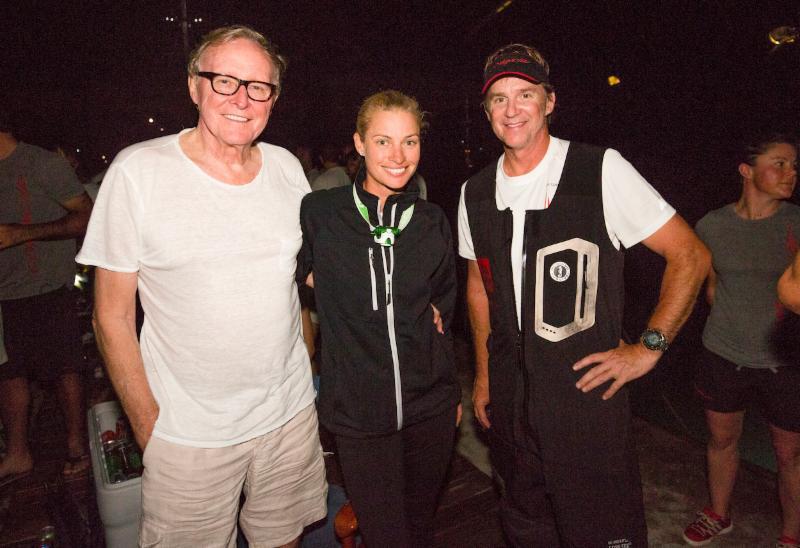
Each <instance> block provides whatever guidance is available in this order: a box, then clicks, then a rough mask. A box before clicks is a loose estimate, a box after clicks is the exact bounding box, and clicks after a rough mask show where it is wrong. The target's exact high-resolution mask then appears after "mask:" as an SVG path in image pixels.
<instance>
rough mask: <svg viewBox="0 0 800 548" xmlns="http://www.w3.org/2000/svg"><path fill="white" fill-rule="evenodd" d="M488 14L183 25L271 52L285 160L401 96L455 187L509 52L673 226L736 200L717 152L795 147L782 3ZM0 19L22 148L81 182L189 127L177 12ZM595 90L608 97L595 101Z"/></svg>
mask: <svg viewBox="0 0 800 548" xmlns="http://www.w3.org/2000/svg"><path fill="white" fill-rule="evenodd" d="M501 4H502V2H501V1H500V0H486V1H481V2H478V1H472V2H446V1H440V2H433V1H430V2H422V1H405V2H400V1H394V0H388V1H373V2H363V1H351V2H334V1H328V0H324V1H318V2H277V1H251V2H233V1H227V0H214V1H210V0H188V8H189V18H190V19H192V18H194V17H202V18H203V21H202V23H199V24H195V25H193V26H192V28H191V29H190V41H191V42H192V43H193V42H194V41H195V40H196V39H197V37H198V36H199V35H200V34H201V33H203V32H206V31H208V30H211V29H212V28H215V27H217V26H221V25H224V24H228V23H245V24H249V25H251V26H253V27H254V28H256V29H257V30H260V31H261V32H263V33H264V34H266V35H267V36H268V37H269V38H270V39H272V40H273V41H274V42H275V43H276V44H278V46H279V47H280V50H281V52H282V53H284V54H285V55H286V56H287V57H288V58H289V71H288V74H287V79H286V83H285V88H284V93H283V95H282V96H281V99H280V101H279V102H278V104H277V107H276V110H275V112H274V114H273V117H272V119H271V120H270V125H269V127H268V128H267V130H266V132H265V136H264V138H265V139H266V140H268V141H271V142H275V143H278V144H283V145H286V146H291V145H293V144H295V143H299V142H308V143H312V144H317V143H320V142H321V141H324V140H325V139H332V140H334V141H341V142H344V141H345V140H347V139H349V136H350V135H351V133H352V131H353V125H354V120H355V113H356V110H357V107H358V104H359V102H360V100H361V99H362V98H363V97H364V96H366V95H368V94H369V93H371V92H373V91H377V90H378V89H382V88H386V87H396V88H399V89H401V90H404V91H407V92H410V93H412V94H414V95H416V96H417V98H418V99H419V100H420V103H421V104H422V106H423V108H425V109H426V110H427V111H429V112H430V121H431V130H430V133H429V136H428V138H427V144H426V147H425V149H424V150H423V164H422V170H423V172H424V173H431V174H433V175H435V176H436V177H437V178H439V179H443V180H441V184H442V185H443V186H442V188H445V186H446V187H447V188H449V187H453V188H455V187H456V186H457V185H456V183H458V182H460V181H461V180H462V179H463V177H464V176H465V175H466V174H467V171H468V170H467V169H466V168H465V167H464V165H463V164H464V162H463V161H462V156H461V154H460V140H461V139H462V138H463V137H464V135H465V124H464V119H465V117H466V116H467V113H468V115H469V117H470V119H471V121H472V129H471V141H472V144H473V145H474V146H476V147H478V146H484V147H485V148H486V149H487V150H486V152H487V154H488V153H489V152H490V151H491V152H493V151H494V150H496V144H495V143H494V140H493V137H492V136H491V134H490V133H489V129H488V125H487V124H486V122H485V121H484V119H483V115H482V113H481V111H480V109H479V100H480V97H479V88H480V78H481V68H482V65H483V60H484V58H485V57H486V55H487V54H488V53H490V52H491V51H492V50H493V49H495V48H496V47H498V46H500V45H503V44H506V43H509V42H512V41H522V42H526V43H530V44H532V45H535V46H537V47H538V48H539V49H540V50H541V51H542V52H543V53H544V55H545V57H546V58H547V59H548V60H549V61H550V64H551V74H552V80H553V82H554V84H555V87H556V94H557V107H556V117H555V119H554V122H553V126H552V132H553V133H554V134H555V135H559V136H563V137H567V138H571V139H580V140H585V141H588V142H593V143H597V144H603V145H609V146H614V147H616V148H618V149H620V150H621V151H622V152H623V154H624V155H626V156H628V157H629V158H631V159H633V161H634V163H635V164H636V165H637V167H639V168H640V170H641V171H642V172H643V173H644V174H645V175H646V176H648V177H649V178H651V179H653V181H654V183H655V184H656V186H657V187H659V189H660V190H661V191H662V192H664V193H665V194H666V195H667V197H668V198H669V199H671V200H673V201H677V202H678V203H677V204H676V205H678V206H679V208H680V205H681V202H685V203H686V206H687V207H689V208H691V207H692V205H693V204H696V203H697V200H695V199H694V195H695V194H697V193H699V195H702V196H712V199H719V200H721V201H725V200H726V199H729V198H731V197H732V196H733V195H734V194H735V193H736V188H735V185H734V187H733V191H732V192H733V194H730V193H729V191H730V189H728V187H727V186H725V187H723V190H722V191H721V194H722V195H721V196H718V195H717V194H720V193H719V192H718V190H719V188H718V187H719V186H720V185H723V184H724V185H728V184H729V183H730V182H731V181H733V182H734V183H735V182H736V180H737V179H736V173H735V163H733V162H734V160H733V157H732V156H731V151H732V150H735V147H737V146H738V144H739V141H740V139H741V138H743V137H746V136H747V135H748V134H750V133H751V132H752V131H754V130H756V129H761V128H774V129H776V130H792V131H795V132H796V131H797V130H798V129H800V107H798V106H797V105H798V98H800V78H798V72H799V71H800V44H792V45H788V46H785V47H783V48H781V49H779V50H778V51H776V52H774V53H770V48H771V44H770V43H769V42H768V41H767V33H768V31H769V30H770V29H772V28H774V27H776V26H779V25H794V26H798V25H800V7H798V4H797V2H796V1H794V0H786V1H767V2H740V1H697V0H691V1H690V0H676V1H664V2H648V1H643V2H630V1H626V2H617V1H609V2H574V1H573V2H537V1H523V0H515V1H513V2H511V3H510V5H509V6H508V7H507V9H505V10H504V11H502V12H501V13H499V14H497V13H495V9H496V8H497V7H498V6H500V5H501ZM9 9H11V11H12V16H11V17H10V18H8V17H6V16H5V15H4V17H3V18H2V19H3V22H2V23H0V25H9V28H8V29H5V30H3V29H0V30H3V36H6V37H10V38H9V39H8V40H6V39H4V45H3V55H2V59H3V61H2V65H3V66H2V78H3V80H2V81H3V85H4V86H5V87H6V89H7V90H11V91H12V92H13V93H12V96H11V97H12V99H11V100H12V101H13V102H12V104H11V108H15V107H16V108H18V109H21V110H22V111H23V112H24V113H25V116H24V119H25V120H26V123H27V125H29V128H27V129H26V130H25V131H22V132H21V133H22V134H23V135H24V136H27V137H28V138H29V140H32V141H34V142H39V143H40V144H43V145H46V146H51V145H54V144H56V143H65V144H68V145H80V146H81V147H82V152H81V155H82V161H83V163H84V165H86V166H87V169H89V168H91V167H96V166H97V165H98V164H97V160H98V158H99V155H100V154H101V153H106V154H113V153H114V152H116V151H117V150H118V147H119V146H120V144H122V143H125V142H132V141H137V140H142V139H146V138H150V137H155V136H157V135H159V132H158V130H159V128H160V127H164V128H165V132H167V133H169V132H175V131H177V130H179V129H180V128H182V127H187V126H191V125H193V124H194V114H193V110H192V108H191V103H190V101H189V98H188V94H187V93H186V84H185V80H186V78H185V70H184V68H183V65H184V53H183V45H182V38H181V33H180V29H179V26H178V24H177V23H175V22H172V23H170V22H166V21H165V20H164V19H165V17H167V16H178V15H180V2H179V1H178V0H169V1H155V0H141V1H137V2H134V1H125V0H123V1H118V2H102V3H101V2H94V1H86V2H77V1H71V0H65V1H62V2H56V1H49V2H36V1H34V2H30V3H29V4H27V7H25V8H8V7H6V8H4V11H6V12H7V11H9ZM610 74H616V75H617V76H619V77H620V78H621V80H622V84H621V85H619V86H616V87H614V88H611V87H609V86H608V85H607V83H606V78H607V76H608V75H610ZM15 102H16V103H17V104H14V103H15ZM149 116H153V117H154V118H155V119H156V123H155V124H152V125H151V124H148V123H147V118H148V117H149ZM479 161H480V160H479ZM426 178H429V179H430V177H426ZM687 184H691V185H692V191H691V192H686V185H687ZM726 193H728V194H726ZM452 195H453V192H444V191H443V193H442V194H441V197H442V198H443V199H447V200H449V199H450V198H451V196H452ZM720 203H721V202H720ZM711 205H715V204H711ZM703 209H704V210H705V209H708V207H707V206H705V205H704V206H703ZM688 217H690V218H691V217H692V212H690V213H689V215H688Z"/></svg>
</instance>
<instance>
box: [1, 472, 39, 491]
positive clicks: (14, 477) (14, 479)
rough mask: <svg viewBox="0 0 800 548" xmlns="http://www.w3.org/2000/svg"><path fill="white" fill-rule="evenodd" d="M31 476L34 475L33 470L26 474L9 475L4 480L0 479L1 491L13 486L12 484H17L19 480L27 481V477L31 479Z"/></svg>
mask: <svg viewBox="0 0 800 548" xmlns="http://www.w3.org/2000/svg"><path fill="white" fill-rule="evenodd" d="M31 474H33V469H31V470H26V471H25V472H17V473H14V474H7V475H5V476H3V477H2V478H0V489H2V488H3V487H5V486H7V485H11V484H12V483H15V482H17V481H19V480H22V479H25V478H27V477H30V475H31Z"/></svg>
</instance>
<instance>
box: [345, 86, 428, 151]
mask: <svg viewBox="0 0 800 548" xmlns="http://www.w3.org/2000/svg"><path fill="white" fill-rule="evenodd" d="M376 110H402V111H405V112H408V113H409V114H411V115H412V116H413V117H414V118H415V119H416V120H417V124H418V125H419V129H420V131H422V130H423V129H425V128H427V127H428V123H427V122H426V121H425V113H424V112H422V110H421V109H420V108H419V103H417V100H416V99H414V98H413V97H411V96H410V95H406V94H405V93H403V92H401V91H397V90H394V89H386V90H383V91H379V92H378V93H373V94H372V95H370V96H369V97H367V98H366V99H364V102H363V103H361V108H359V109H358V116H357V117H356V133H358V135H359V137H361V138H362V139H364V138H365V137H366V135H367V128H368V127H369V124H370V121H371V120H372V115H373V114H374V113H375V111H376Z"/></svg>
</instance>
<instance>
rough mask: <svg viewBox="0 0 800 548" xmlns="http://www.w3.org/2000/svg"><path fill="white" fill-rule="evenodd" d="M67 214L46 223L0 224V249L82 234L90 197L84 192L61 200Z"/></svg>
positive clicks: (89, 212)
mask: <svg viewBox="0 0 800 548" xmlns="http://www.w3.org/2000/svg"><path fill="white" fill-rule="evenodd" d="M61 205H62V206H63V207H64V209H65V210H66V211H67V214H66V215H64V216H63V217H61V218H60V219H56V220H55V221H49V222H46V223H36V224H30V225H24V224H19V223H13V224H0V249H6V248H8V247H14V246H15V245H19V244H24V243H25V242H31V241H35V240H68V239H70V238H77V237H79V236H83V234H84V233H85V232H86V225H87V224H89V217H90V216H91V214H92V199H91V198H89V195H88V194H86V193H85V192H84V193H83V194H79V195H77V196H74V197H72V198H69V199H68V200H65V201H63V202H61Z"/></svg>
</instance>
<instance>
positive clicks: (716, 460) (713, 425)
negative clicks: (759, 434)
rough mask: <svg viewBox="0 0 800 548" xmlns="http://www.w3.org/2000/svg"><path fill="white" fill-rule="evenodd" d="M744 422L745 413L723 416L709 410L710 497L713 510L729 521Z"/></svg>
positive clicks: (707, 454) (707, 420)
mask: <svg viewBox="0 0 800 548" xmlns="http://www.w3.org/2000/svg"><path fill="white" fill-rule="evenodd" d="M743 422H744V411H737V412H735V413H719V412H717V411H710V410H708V409H707V410H706V423H707V424H708V429H709V433H710V437H709V440H708V447H707V448H706V457H707V459H708V493H709V496H710V497H711V508H712V510H714V512H715V513H716V514H717V515H719V516H722V517H725V518H729V517H730V504H731V494H732V493H733V485H734V483H736V472H737V471H738V470H739V438H740V437H741V435H742V423H743Z"/></svg>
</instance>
